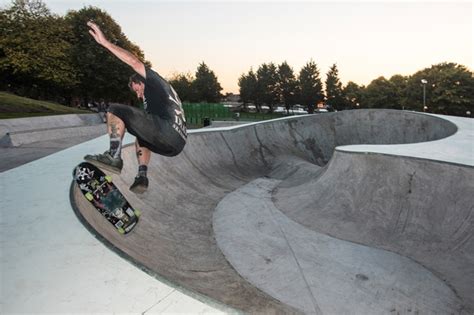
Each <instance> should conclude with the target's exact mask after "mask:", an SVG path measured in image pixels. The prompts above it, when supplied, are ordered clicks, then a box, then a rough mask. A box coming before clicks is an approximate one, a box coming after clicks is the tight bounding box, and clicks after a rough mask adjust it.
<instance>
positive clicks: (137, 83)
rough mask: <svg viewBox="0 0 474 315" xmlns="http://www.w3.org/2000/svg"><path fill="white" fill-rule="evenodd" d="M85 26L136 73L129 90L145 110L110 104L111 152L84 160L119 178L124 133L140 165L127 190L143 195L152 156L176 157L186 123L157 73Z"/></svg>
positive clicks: (173, 95) (178, 103)
mask: <svg viewBox="0 0 474 315" xmlns="http://www.w3.org/2000/svg"><path fill="white" fill-rule="evenodd" d="M87 25H88V26H89V28H90V29H89V33H90V34H91V35H92V37H93V38H94V39H95V40H96V42H97V43H99V44H100V45H102V46H103V47H104V48H106V49H107V50H109V51H110V52H111V53H112V54H113V55H115V56H116V57H117V58H118V59H120V60H121V61H123V62H124V63H126V64H127V65H129V66H130V67H131V68H132V69H133V70H134V71H135V73H134V74H133V75H132V76H131V77H130V81H129V87H130V89H131V90H132V91H133V92H134V93H136V95H137V97H138V98H139V99H140V100H142V102H143V107H144V110H142V109H138V108H135V107H131V106H126V105H116V104H111V105H110V107H109V109H108V112H107V130H108V134H109V136H110V148H109V150H108V151H106V152H105V153H103V154H97V155H86V156H85V157H84V159H85V160H86V161H89V162H90V163H92V164H95V165H97V166H99V167H102V168H104V169H106V170H109V171H111V172H114V173H118V174H119V173H120V172H121V170H122V167H123V161H122V158H121V149H122V139H123V136H124V135H125V131H126V130H127V131H128V132H129V133H131V134H132V135H134V136H136V140H135V148H136V154H137V159H138V165H139V166H138V174H137V176H136V177H135V181H134V183H133V184H132V186H130V190H131V191H133V192H135V193H143V192H145V191H146V189H147V188H148V178H147V169H148V163H149V162H150V157H151V152H155V153H158V154H161V155H165V156H175V155H178V154H179V153H180V152H181V151H182V150H183V148H184V145H185V144H186V139H187V131H186V120H185V117H184V111H183V109H182V106H181V101H180V99H179V97H178V95H177V94H176V92H175V90H174V89H173V87H172V86H171V85H170V84H169V83H168V82H166V81H165V80H164V79H163V78H162V77H161V76H160V75H159V74H158V73H156V72H155V71H153V70H152V69H150V68H148V67H146V66H145V65H144V64H143V63H142V62H141V61H140V60H139V59H138V58H137V57H136V56H135V55H133V54H132V53H130V52H129V51H127V50H125V49H122V48H120V47H118V46H116V45H114V44H113V43H111V42H109V41H108V40H107V38H106V37H105V36H104V34H103V33H102V31H101V30H100V28H99V26H98V25H97V24H95V23H94V22H91V21H89V22H87Z"/></svg>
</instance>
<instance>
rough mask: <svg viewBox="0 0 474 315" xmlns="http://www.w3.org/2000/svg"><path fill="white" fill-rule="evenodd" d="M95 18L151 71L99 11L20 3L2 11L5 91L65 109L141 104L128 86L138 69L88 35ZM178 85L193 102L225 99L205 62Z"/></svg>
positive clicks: (33, 0) (0, 81)
mask: <svg viewBox="0 0 474 315" xmlns="http://www.w3.org/2000/svg"><path fill="white" fill-rule="evenodd" d="M89 20H93V21H95V22H96V23H97V24H98V25H99V26H100V27H101V29H102V31H103V32H104V34H105V35H106V36H107V38H108V39H109V40H110V41H111V42H113V43H114V44H116V45H118V46H120V47H122V48H124V49H126V50H128V51H130V52H132V53H133V54H135V55H136V56H137V57H138V58H139V59H140V60H141V61H142V62H144V63H145V65H147V66H149V67H151V63H150V62H149V61H147V60H145V57H144V53H143V51H142V50H141V49H140V48H139V47H138V46H137V45H135V44H134V43H132V42H131V41H130V40H129V39H128V38H127V37H126V36H125V35H124V33H123V32H122V30H121V28H120V26H119V25H118V24H117V23H116V22H115V21H114V19H113V18H112V17H111V16H110V15H109V14H108V13H107V12H105V11H102V10H101V9H99V8H95V7H84V8H83V9H81V10H78V11H69V12H67V14H66V15H65V16H59V15H56V14H52V13H51V11H50V10H49V9H48V7H47V6H46V4H45V3H43V2H42V1H41V0H14V1H12V4H11V6H10V7H9V8H6V9H2V10H1V11H0V89H1V90H3V91H9V92H12V93H15V94H18V95H22V96H27V97H30V98H34V99H43V100H52V101H56V102H59V103H61V104H65V105H72V104H83V105H85V104H87V103H89V102H92V101H101V100H103V101H105V102H107V101H110V102H123V103H132V104H133V103H135V102H136V101H137V100H136V98H135V97H134V95H133V94H132V93H131V92H130V91H129V89H128V88H127V84H128V78H129V76H130V75H131V74H132V73H133V72H132V71H133V70H131V69H130V68H129V67H128V66H127V65H125V64H124V63H122V62H121V61H119V60H118V59H117V58H115V57H114V56H112V54H110V53H109V52H107V51H106V50H105V49H103V48H102V47H100V46H99V45H97V43H96V42H95V41H94V40H93V38H92V37H91V36H90V35H89V33H88V27H87V25H86V23H87V21H89ZM172 84H175V85H176V86H177V87H178V89H179V90H183V91H184V92H183V93H184V94H183V95H182V96H184V98H185V99H186V100H188V101H208V102H217V101H219V100H220V91H221V90H222V87H221V86H220V84H219V83H218V81H217V77H216V76H215V74H214V72H213V71H211V70H210V69H209V68H208V67H207V65H206V64H205V63H204V62H203V63H201V64H200V65H199V66H198V69H197V71H196V77H195V78H193V77H191V76H190V75H177V76H175V77H174V78H172ZM183 87H186V88H189V89H190V91H188V90H187V89H184V88H183Z"/></svg>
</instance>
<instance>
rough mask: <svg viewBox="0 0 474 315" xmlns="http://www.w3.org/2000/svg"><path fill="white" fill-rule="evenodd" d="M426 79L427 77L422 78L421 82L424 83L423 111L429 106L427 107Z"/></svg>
mask: <svg viewBox="0 0 474 315" xmlns="http://www.w3.org/2000/svg"><path fill="white" fill-rule="evenodd" d="M426 83H428V81H426V80H425V79H421V84H423V111H426V110H427V109H428V108H427V107H426Z"/></svg>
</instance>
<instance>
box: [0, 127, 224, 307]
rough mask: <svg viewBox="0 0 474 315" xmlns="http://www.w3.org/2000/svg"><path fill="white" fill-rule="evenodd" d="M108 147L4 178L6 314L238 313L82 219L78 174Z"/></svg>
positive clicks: (0, 254)
mask: <svg viewBox="0 0 474 315" xmlns="http://www.w3.org/2000/svg"><path fill="white" fill-rule="evenodd" d="M133 140H134V139H133V138H132V137H130V136H127V137H126V139H125V141H126V142H127V143H129V142H132V141H133ZM108 142H109V141H108V137H106V136H103V137H100V138H97V139H94V140H91V141H89V142H86V143H83V144H80V145H77V146H74V147H71V148H68V149H65V150H62V151H60V152H57V153H55V154H52V155H49V156H47V157H44V158H41V159H38V160H35V161H33V162H30V163H27V164H25V165H22V166H19V167H16V168H13V169H11V170H7V171H4V172H2V173H0V192H1V196H2V197H1V198H0V209H1V216H0V267H1V270H0V271H1V273H0V279H1V287H0V313H1V314H113V313H117V314H119V313H120V314H123V313H127V314H158V313H199V314H206V313H212V314H219V313H223V312H226V313H229V312H232V310H229V309H228V308H225V307H223V306H219V305H216V304H213V305H214V306H217V307H218V308H216V307H213V306H211V305H210V302H207V303H203V302H201V301H199V300H197V299H196V296H194V298H193V297H191V295H190V293H189V292H187V294H184V293H183V290H182V289H180V288H177V287H176V286H174V285H169V283H168V284H167V283H164V282H163V281H158V280H157V279H156V278H155V277H152V276H150V275H148V274H146V273H145V272H143V271H142V270H141V269H139V268H136V266H134V265H132V264H130V263H129V262H128V261H126V260H124V259H123V258H122V257H120V256H118V255H116V254H115V253H114V252H112V251H110V250H109V249H108V248H107V247H106V246H104V245H103V244H102V243H101V242H99V241H98V240H97V239H96V238H94V237H93V235H91V234H90V233H89V232H88V231H87V230H86V229H85V228H84V226H83V225H82V224H81V223H80V222H79V220H78V219H77V217H76V216H75V214H74V212H73V210H72V209H71V205H70V200H69V185H70V182H71V173H72V170H73V168H74V166H76V165H77V163H78V162H80V161H82V157H83V156H84V154H86V153H91V152H97V151H103V150H104V147H106V146H107V145H108ZM198 298H199V299H201V300H202V297H198Z"/></svg>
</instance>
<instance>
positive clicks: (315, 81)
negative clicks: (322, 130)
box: [298, 60, 324, 113]
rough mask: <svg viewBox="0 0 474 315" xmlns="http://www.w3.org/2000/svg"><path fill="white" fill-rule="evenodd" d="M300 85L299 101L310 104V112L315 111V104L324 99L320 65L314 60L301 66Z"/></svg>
mask: <svg viewBox="0 0 474 315" xmlns="http://www.w3.org/2000/svg"><path fill="white" fill-rule="evenodd" d="M298 85H299V102H300V103H301V104H303V105H306V106H308V109H309V112H310V113H313V112H314V107H315V105H316V104H318V103H319V102H323V101H324V92H323V83H322V81H321V78H320V73H319V69H318V66H317V65H316V63H315V62H314V61H313V60H310V61H309V62H308V63H306V65H305V66H304V67H303V68H301V70H300V73H299V77H298Z"/></svg>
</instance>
